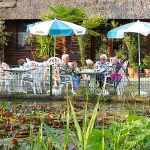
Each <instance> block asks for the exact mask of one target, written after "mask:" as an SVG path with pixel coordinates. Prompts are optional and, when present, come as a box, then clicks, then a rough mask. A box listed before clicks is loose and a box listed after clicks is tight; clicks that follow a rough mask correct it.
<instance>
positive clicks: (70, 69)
mask: <svg viewBox="0 0 150 150" xmlns="http://www.w3.org/2000/svg"><path fill="white" fill-rule="evenodd" d="M68 63H69V55H68V54H63V55H62V65H61V67H60V68H59V73H60V74H61V75H71V76H72V81H73V85H74V89H75V90H76V89H77V88H79V87H80V77H79V76H78V75H77V73H78V72H77V70H76V69H75V68H76V67H75V66H73V63H72V64H70V65H71V66H69V65H68ZM74 64H75V63H74ZM76 65H77V64H76ZM62 80H64V79H63V78H62V79H61V81H62Z"/></svg>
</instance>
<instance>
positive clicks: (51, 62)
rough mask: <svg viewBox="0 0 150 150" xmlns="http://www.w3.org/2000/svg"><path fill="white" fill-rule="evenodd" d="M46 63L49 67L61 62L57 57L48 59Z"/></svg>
mask: <svg viewBox="0 0 150 150" xmlns="http://www.w3.org/2000/svg"><path fill="white" fill-rule="evenodd" d="M47 63H48V64H49V65H51V64H61V63H62V61H61V59H60V58H58V57H51V58H49V59H48V60H47Z"/></svg>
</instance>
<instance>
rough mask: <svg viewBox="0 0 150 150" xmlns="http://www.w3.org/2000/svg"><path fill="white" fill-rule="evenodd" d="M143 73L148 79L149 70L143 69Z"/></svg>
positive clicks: (149, 75)
mask: <svg viewBox="0 0 150 150" xmlns="http://www.w3.org/2000/svg"><path fill="white" fill-rule="evenodd" d="M144 71H145V76H146V77H150V68H147V69H144Z"/></svg>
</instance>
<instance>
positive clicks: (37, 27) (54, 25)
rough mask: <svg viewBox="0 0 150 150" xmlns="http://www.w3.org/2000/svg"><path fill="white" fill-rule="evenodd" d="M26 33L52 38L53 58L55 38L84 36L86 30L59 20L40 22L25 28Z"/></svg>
mask: <svg viewBox="0 0 150 150" xmlns="http://www.w3.org/2000/svg"><path fill="white" fill-rule="evenodd" d="M27 31H28V32H30V33H31V34H35V35H51V36H53V37H54V57H55V49H56V36H72V35H84V34H86V28H84V27H81V26H79V25H76V24H74V23H71V22H66V21H61V20H57V19H54V20H50V21H42V22H38V23H34V24H29V25H28V26H27Z"/></svg>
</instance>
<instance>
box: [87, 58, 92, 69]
mask: <svg viewBox="0 0 150 150" xmlns="http://www.w3.org/2000/svg"><path fill="white" fill-rule="evenodd" d="M86 65H87V66H88V68H92V67H93V66H94V63H93V61H92V60H91V59H87V60H86Z"/></svg>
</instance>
